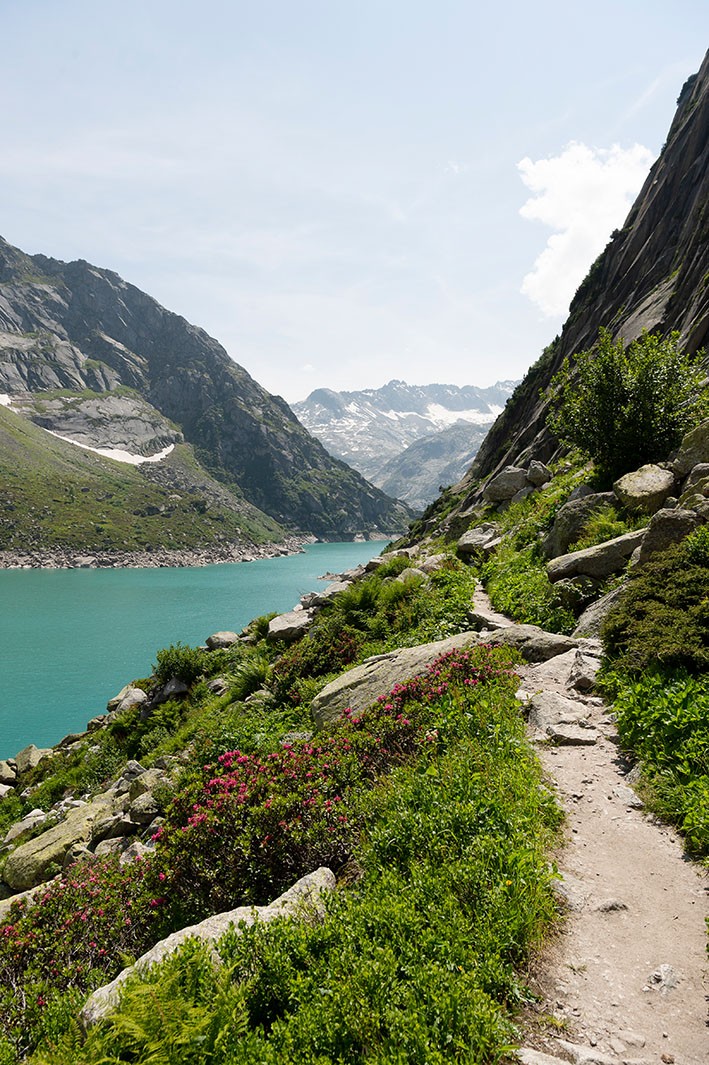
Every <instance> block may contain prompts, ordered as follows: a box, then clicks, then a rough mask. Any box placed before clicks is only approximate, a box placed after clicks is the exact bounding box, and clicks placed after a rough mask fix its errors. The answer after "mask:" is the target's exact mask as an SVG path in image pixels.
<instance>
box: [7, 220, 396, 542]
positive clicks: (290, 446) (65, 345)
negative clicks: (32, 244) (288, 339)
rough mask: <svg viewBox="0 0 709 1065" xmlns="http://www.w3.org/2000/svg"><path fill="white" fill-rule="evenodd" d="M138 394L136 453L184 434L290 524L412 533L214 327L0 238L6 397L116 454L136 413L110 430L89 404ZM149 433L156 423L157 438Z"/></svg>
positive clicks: (111, 420) (330, 532) (117, 416)
mask: <svg viewBox="0 0 709 1065" xmlns="http://www.w3.org/2000/svg"><path fill="white" fill-rule="evenodd" d="M126 389H127V390H132V391H129V392H128V393H127V394H128V395H129V396H131V395H132V397H133V400H134V407H133V408H132V410H131V415H133V414H135V416H136V418H137V421H138V422H140V423H142V429H140V430H139V431H138V432H137V436H136V438H135V439H134V440H133V442H134V443H135V445H137V446H135V447H132V448H131V450H139V449H140V448H143V449H144V451H145V449H146V448H148V447H151V446H152V447H155V446H156V445H157V444H158V443H159V442H160V441H162V440H165V439H168V438H169V437H170V436H172V438H173V439H175V438H176V437H177V438H179V436H180V434H181V435H182V436H183V437H184V439H185V440H186V441H187V442H188V443H190V444H191V445H192V446H193V447H194V450H195V454H196V456H197V458H198V459H199V461H200V462H201V463H202V464H203V466H204V467H205V469H206V470H208V471H209V473H210V474H212V475H213V476H214V477H216V478H217V479H218V480H220V481H222V482H224V483H225V484H227V485H228V486H231V487H234V486H236V487H238V488H239V489H240V490H241V491H242V492H243V494H244V496H245V497H246V498H247V499H248V500H249V501H250V502H251V503H253V504H254V505H255V506H256V507H259V508H260V509H262V510H263V511H265V512H266V513H267V514H269V515H270V516H271V517H272V518H274V519H276V520H277V521H278V522H281V523H283V524H286V525H288V526H290V527H295V528H297V529H300V530H302V531H306V532H311V533H314V534H315V535H317V536H322V537H341V536H351V535H354V534H357V533H368V532H372V531H375V532H377V533H380V534H384V533H387V532H391V531H395V530H401V529H403V527H404V526H405V524H406V521H407V518H408V514H407V512H406V510H405V508H404V507H402V506H401V505H400V504H397V503H395V502H394V501H393V500H390V499H389V498H388V497H386V496H385V495H384V494H383V493H382V492H381V491H379V490H378V489H376V488H373V487H372V486H371V485H368V484H367V483H366V482H365V481H364V480H363V479H362V478H361V477H360V476H359V475H358V474H357V473H355V472H354V471H353V470H351V469H348V468H347V467H346V466H345V465H344V464H343V463H341V462H338V461H337V460H335V459H333V458H332V457H331V456H330V455H328V453H327V452H326V451H325V449H324V448H323V447H322V445H321V444H320V443H319V442H318V441H316V440H313V439H312V438H311V437H310V436H309V434H308V433H307V431H306V430H305V429H304V428H303V427H302V426H301V425H300V423H299V422H298V421H297V419H296V418H295V416H294V415H293V413H292V412H291V410H290V408H289V407H288V405H287V404H286V403H285V402H284V400H282V399H280V398H279V397H277V396H271V395H269V393H267V392H266V391H265V390H264V389H263V388H262V387H261V386H260V385H259V384H257V382H256V381H254V380H253V378H252V377H251V376H250V375H249V374H248V373H247V372H246V370H244V369H243V367H241V366H239V365H237V364H236V363H235V362H233V361H232V360H231V359H230V358H229V356H228V355H227V353H226V351H225V350H224V349H223V348H222V347H221V345H219V344H218V343H217V341H216V340H214V339H212V338H211V337H209V336H208V335H207V334H206V333H205V332H204V331H203V330H201V329H198V328H197V327H195V326H193V325H190V323H189V322H187V321H185V319H184V318H181V317H179V316H178V315H176V314H173V313H171V312H170V311H167V310H165V309H164V308H163V307H161V306H160V305H159V304H158V303H157V302H156V301H155V300H153V299H152V298H151V297H150V296H148V295H146V294H145V293H144V292H141V291H140V290H139V289H137V288H135V287H134V286H132V285H129V284H127V283H126V282H125V281H123V280H122V279H121V278H120V277H118V275H117V274H115V273H112V272H111V271H109V270H101V269H97V268H96V267H93V266H91V265H89V264H88V263H86V262H83V261H81V260H80V261H78V262H73V263H63V262H59V261H57V260H55V259H49V258H47V257H46V256H43V255H35V256H29V255H25V254H24V253H22V252H21V251H19V250H18V249H16V248H13V247H11V246H10V245H9V244H7V243H6V242H5V241H1V240H0V392H6V393H9V394H10V395H12V396H13V398H23V394H24V401H25V402H26V403H27V404H28V406H29V407H30V408H32V407H34V409H33V410H30V411H29V413H30V416H32V417H33V418H36V419H38V420H41V422H42V424H43V425H44V426H45V427H48V428H52V429H54V430H55V431H57V432H60V433H61V432H63V431H64V430H65V429H66V428H67V426H69V425H70V426H71V431H72V432H76V431H77V429H78V431H79V432H80V433H81V432H83V435H84V436H85V437H88V438H91V437H93V439H92V440H91V442H92V443H96V442H97V438H96V433H99V434H100V435H102V437H103V440H102V441H101V442H102V443H105V442H106V440H105V438H106V436H108V437H110V438H111V441H112V442H113V441H114V440H115V438H116V434H117V433H119V432H120V433H123V434H124V435H125V432H126V428H127V421H126V417H125V412H114V414H113V415H110V412H109V416H108V417H106V412H105V411H104V415H103V418H102V419H98V420H99V421H101V420H102V421H103V424H102V425H100V426H99V425H97V424H96V422H97V419H96V418H95V417H94V412H93V411H92V410H86V409H82V404H81V403H80V402H79V400H82V399H83V400H86V401H92V402H94V403H95V402H96V398H97V396H98V397H103V398H104V399H105V397H106V396H110V397H111V398H112V400H115V399H116V397H118V396H123V397H125V395H126V391H125V390H126ZM57 390H61V391H63V390H69V391H70V392H71V393H72V395H71V396H69V397H65V398H67V399H69V400H72V402H71V403H67V404H62V403H58V404H57V403H56V402H55V405H54V408H53V409H48V408H47V405H46V404H44V407H43V409H41V410H40V409H38V407H37V403H38V394H40V393H41V394H46V393H50V396H49V397H47V396H46V395H43V396H40V397H39V401H40V403H41V401H42V400H43V399H46V398H51V399H52V400H54V401H57V400H61V399H62V396H61V394H58V392H57ZM26 393H31V394H32V396H33V397H34V398H31V397H30V398H27V396H26ZM146 403H147V404H149V407H150V408H151V410H150V411H148V413H147V417H146V416H145V410H144V404H146ZM136 405H137V407H138V408H140V407H141V405H143V410H142V416H141V412H140V410H137V409H135V406H136ZM69 408H71V418H69ZM77 419H78V423H79V424H77ZM146 423H147V425H148V426H150V424H151V423H154V424H155V425H157V426H158V430H157V433H156V434H155V439H150V433H147V434H146V431H145V425H146ZM170 423H172V424H170ZM66 435H69V434H68V433H66ZM128 435H129V442H130V440H131V439H133V434H131V433H129V434H128ZM114 446H115V445H114Z"/></svg>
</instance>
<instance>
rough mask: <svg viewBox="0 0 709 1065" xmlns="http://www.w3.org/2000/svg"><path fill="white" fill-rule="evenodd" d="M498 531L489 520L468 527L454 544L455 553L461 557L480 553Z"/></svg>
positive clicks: (494, 537)
mask: <svg viewBox="0 0 709 1065" xmlns="http://www.w3.org/2000/svg"><path fill="white" fill-rule="evenodd" d="M498 531H499V530H498V526H497V525H494V524H493V523H492V522H489V521H486V522H483V524H482V525H477V526H476V527H475V528H474V529H468V531H467V532H464V533H463V535H462V536H461V537H460V539H459V540H458V543H457V544H456V552H457V554H459V555H462V557H463V558H466V557H467V556H469V555H478V554H481V553H482V552H484V551H485V549H486V548H487V547H488V545H489V544H490V543H491V542H492V541H493V540H494V539H496V537H497V534H498Z"/></svg>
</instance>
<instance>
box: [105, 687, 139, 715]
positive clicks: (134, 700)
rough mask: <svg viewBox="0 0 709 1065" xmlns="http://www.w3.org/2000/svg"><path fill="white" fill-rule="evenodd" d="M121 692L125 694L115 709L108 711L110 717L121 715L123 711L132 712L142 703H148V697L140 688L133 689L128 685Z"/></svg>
mask: <svg viewBox="0 0 709 1065" xmlns="http://www.w3.org/2000/svg"><path fill="white" fill-rule="evenodd" d="M123 691H124V692H125V694H124V696H123V698H122V699H121V700H120V702H119V703H118V704H117V706H116V708H115V709H114V710H111V711H110V715H109V716H110V717H114V716H115V715H116V714H121V713H123V711H124V710H132V709H133V708H134V707H136V706H142V705H143V703H147V701H148V696H147V695H146V693H145V692H144V691H143V689H142V688H135V687H133V686H132V685H130V684H129V685H127V687H125V688H124V689H123ZM112 701H113V700H112Z"/></svg>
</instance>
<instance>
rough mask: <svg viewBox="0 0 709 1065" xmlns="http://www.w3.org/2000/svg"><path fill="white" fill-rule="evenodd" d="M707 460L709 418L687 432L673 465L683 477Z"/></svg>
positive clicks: (675, 470) (708, 453)
mask: <svg viewBox="0 0 709 1065" xmlns="http://www.w3.org/2000/svg"><path fill="white" fill-rule="evenodd" d="M705 462H709V418H706V419H705V420H704V421H703V422H700V424H699V425H697V426H696V428H694V429H692V431H691V432H689V433H687V435H686V436H685V437H684V439H683V440H682V443H681V444H680V446H679V449H678V450H677V453H676V454H675V456H674V459H673V461H672V463H671V466H672V470H673V472H674V473H675V474H676V475H677V477H679V478H680V479H683V478H685V477H686V476H687V474H688V473H689V471H690V470H691V469H692V468H693V467H694V466H696V465H697V464H698V463H705Z"/></svg>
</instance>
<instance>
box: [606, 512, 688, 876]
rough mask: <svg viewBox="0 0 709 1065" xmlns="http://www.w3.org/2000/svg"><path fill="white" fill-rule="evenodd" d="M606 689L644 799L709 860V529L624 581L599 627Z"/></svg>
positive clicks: (666, 552) (677, 545) (649, 563)
mask: <svg viewBox="0 0 709 1065" xmlns="http://www.w3.org/2000/svg"><path fill="white" fill-rule="evenodd" d="M602 635H603V642H604V649H605V653H606V655H607V659H608V661H607V664H606V669H605V686H606V689H607V691H608V692H609V694H610V695H611V696H612V697H614V700H615V703H614V708H615V711H616V713H617V715H618V731H619V733H620V737H621V740H622V742H623V744H624V746H625V749H626V750H627V751H628V752H629V753H631V754H632V755H633V756H634V757H635V758H637V759H639V761H640V765H641V769H642V781H643V786H644V796H645V798H646V800H647V801H648V803H649V805H650V806H651V807H652V808H653V809H654V810H656V811H657V812H658V813H659V814H661V815H662V816H663V817H666V818H668V819H669V820H671V821H673V822H674V823H675V824H677V825H678V826H679V827H680V828H681V829H682V831H683V833H684V834H685V838H686V841H687V846H688V848H689V850H690V851H691V852H692V853H693V854H696V855H699V856H705V857H706V856H707V855H709V679H708V674H709V526H706V525H704V526H702V527H700V528H699V529H698V530H697V531H696V532H694V533H692V534H691V535H690V536H688V537H687V538H686V539H685V540H683V541H682V542H681V543H679V544H676V545H675V546H674V547H671V548H670V549H669V550H668V551H665V552H663V553H662V554H661V555H660V556H659V557H658V558H657V559H655V560H651V561H650V562H647V563H646V564H645V565H644V566H643V567H642V568H640V569H637V570H633V571H631V573H630V577H629V582H628V588H627V590H626V592H625V594H624V595H623V597H622V599H621V601H620V602H619V604H618V605H617V606H616V607H615V609H614V610H613V611H612V612H611V613H610V614H609V615H608V617H607V619H606V622H605V624H604V627H603V633H602Z"/></svg>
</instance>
